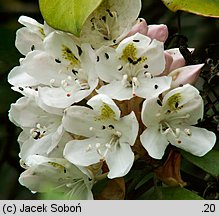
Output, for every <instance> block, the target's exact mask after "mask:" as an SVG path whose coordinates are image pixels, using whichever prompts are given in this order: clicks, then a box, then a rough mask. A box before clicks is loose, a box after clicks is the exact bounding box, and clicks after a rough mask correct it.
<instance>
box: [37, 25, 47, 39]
mask: <svg viewBox="0 0 219 216" xmlns="http://www.w3.org/2000/svg"><path fill="white" fill-rule="evenodd" d="M39 32H40V34H41V35H42V36H43V37H46V34H45V32H44V30H43V28H41V27H39Z"/></svg>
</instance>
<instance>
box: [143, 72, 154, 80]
mask: <svg viewBox="0 0 219 216" xmlns="http://www.w3.org/2000/svg"><path fill="white" fill-rule="evenodd" d="M144 75H145V77H146V78H150V79H152V77H153V76H152V74H151V73H149V72H147V71H145V72H144Z"/></svg>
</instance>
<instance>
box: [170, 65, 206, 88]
mask: <svg viewBox="0 0 219 216" xmlns="http://www.w3.org/2000/svg"><path fill="white" fill-rule="evenodd" d="M203 66H204V64H197V65H189V66H185V67H181V68H178V69H175V70H174V71H172V72H171V73H170V74H169V75H168V76H172V84H171V87H172V88H176V87H178V86H180V85H185V84H188V83H189V84H194V83H195V81H196V80H197V78H198V76H199V74H200V71H201V68H202V67H203Z"/></svg>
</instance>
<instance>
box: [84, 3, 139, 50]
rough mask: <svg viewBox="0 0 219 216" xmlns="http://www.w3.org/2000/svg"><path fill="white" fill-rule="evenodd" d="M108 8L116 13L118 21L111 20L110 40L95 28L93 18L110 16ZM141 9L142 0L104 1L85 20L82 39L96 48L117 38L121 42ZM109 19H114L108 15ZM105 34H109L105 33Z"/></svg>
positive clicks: (111, 42) (112, 42)
mask: <svg viewBox="0 0 219 216" xmlns="http://www.w3.org/2000/svg"><path fill="white" fill-rule="evenodd" d="M130 5H132V7H130ZM107 10H110V11H111V12H113V13H115V14H116V16H117V17H116V22H115V21H113V22H112V21H111V22H112V24H111V26H110V27H109V36H110V38H109V40H105V39H104V35H101V34H100V32H98V31H96V30H93V28H92V27H93V25H92V23H91V21H90V20H91V19H92V18H93V17H95V19H97V20H99V19H100V18H101V17H102V16H103V15H106V16H108V14H107V12H106V11H107ZM140 10H141V1H140V0H120V1H116V0H111V1H107V2H103V3H102V5H100V6H99V7H98V8H97V9H96V10H95V11H94V12H93V13H92V14H91V15H90V16H89V17H88V19H87V21H86V22H85V24H84V26H83V29H82V32H81V39H82V41H83V42H88V43H90V44H92V46H94V47H95V48H98V47H101V46H102V45H103V44H104V45H111V44H115V42H114V41H113V40H114V39H117V40H116V42H119V41H120V40H121V39H122V38H124V37H125V36H126V35H127V34H128V32H129V31H130V30H131V28H132V25H133V23H135V20H136V19H137V18H138V15H139V12H140ZM107 18H109V20H111V19H114V18H111V17H110V16H108V17H107ZM105 36H108V35H107V34H105Z"/></svg>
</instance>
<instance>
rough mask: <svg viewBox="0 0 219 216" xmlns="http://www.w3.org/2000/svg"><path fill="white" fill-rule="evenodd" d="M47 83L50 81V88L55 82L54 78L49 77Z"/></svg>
mask: <svg viewBox="0 0 219 216" xmlns="http://www.w3.org/2000/svg"><path fill="white" fill-rule="evenodd" d="M49 83H50V87H51V88H52V87H53V85H54V84H55V79H51V80H50V81H49Z"/></svg>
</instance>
